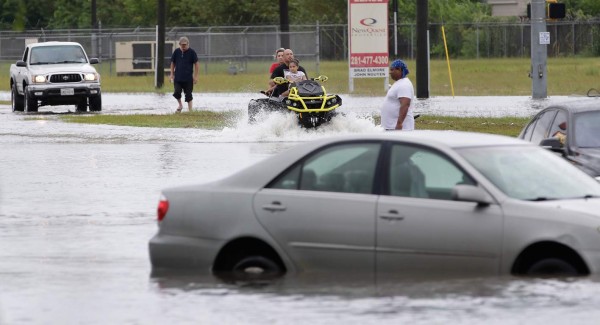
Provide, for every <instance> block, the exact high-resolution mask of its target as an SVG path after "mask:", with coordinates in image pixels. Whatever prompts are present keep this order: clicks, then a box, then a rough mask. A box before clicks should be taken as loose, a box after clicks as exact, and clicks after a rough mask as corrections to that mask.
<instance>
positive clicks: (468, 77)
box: [0, 57, 600, 96]
mask: <svg viewBox="0 0 600 325" xmlns="http://www.w3.org/2000/svg"><path fill="white" fill-rule="evenodd" d="M10 63H11V62H0V75H3V76H6V78H7V79H8V75H9V65H10ZM407 63H408V66H409V69H410V70H411V74H410V75H409V78H411V80H412V81H413V83H414V84H415V85H416V84H417V80H416V68H415V64H416V63H415V61H414V60H407ZM269 64H270V62H266V61H258V62H257V61H255V62H249V63H248V65H247V66H246V69H245V71H243V72H241V73H238V74H236V75H231V74H229V73H228V72H227V67H228V64H227V63H225V62H220V63H214V62H211V63H210V64H207V65H205V64H204V63H203V62H201V73H200V81H199V82H198V84H197V85H196V86H195V88H194V90H195V91H196V92H205V93H206V92H257V91H259V90H262V89H264V88H265V87H266V85H267V80H268V77H269V74H268V73H267V69H268V66H269ZM301 64H302V65H303V66H304V67H305V68H306V69H307V70H308V74H309V76H316V74H317V73H316V64H315V62H310V61H303V62H302V63H301ZM450 65H451V69H452V82H453V85H454V95H455V96H500V95H506V96H527V95H531V79H530V78H529V77H528V72H529V70H530V65H531V62H530V59H528V58H506V59H479V60H476V59H473V60H463V59H461V60H452V61H451V62H450ZM96 67H97V68H98V70H99V72H100V74H101V76H102V90H103V91H104V92H155V91H158V92H165V93H168V92H171V90H172V85H171V84H170V83H169V82H168V78H165V85H164V87H163V88H162V89H159V90H157V89H155V87H154V76H153V75H147V76H117V73H116V72H115V71H114V68H115V65H114V64H111V63H110V62H107V61H105V62H103V63H101V64H99V65H97V66H96ZM319 70H320V74H323V75H327V76H328V77H329V81H328V82H327V83H326V87H327V89H328V90H329V91H330V92H333V93H348V62H347V61H323V62H320V65H319ZM599 75H600V60H598V59H597V58H580V57H569V58H550V59H548V95H549V96H558V95H572V94H585V93H586V92H587V91H588V90H589V89H590V88H600V80H599V78H598V76H599ZM354 89H355V92H354V93H355V94H358V95H366V96H382V95H384V94H385V89H384V81H383V79H382V78H366V79H355V80H354ZM0 90H3V91H8V90H9V83H8V82H3V83H0ZM429 93H430V96H450V95H452V89H451V86H450V78H449V73H448V67H447V64H446V61H444V60H432V61H431V63H430V92H429Z"/></svg>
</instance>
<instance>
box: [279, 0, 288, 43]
mask: <svg viewBox="0 0 600 325" xmlns="http://www.w3.org/2000/svg"><path fill="white" fill-rule="evenodd" d="M288 12H289V4H288V0H279V25H280V26H281V47H283V48H286V49H289V48H290V17H289V13H288Z"/></svg>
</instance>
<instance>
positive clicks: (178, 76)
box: [169, 36, 200, 113]
mask: <svg viewBox="0 0 600 325" xmlns="http://www.w3.org/2000/svg"><path fill="white" fill-rule="evenodd" d="M199 69H200V65H199V64H198V55H197V54H196V51H194V49H192V48H190V41H189V40H188V38H187V37H185V36H184V37H182V38H180V39H179V48H178V49H176V50H175V51H173V55H172V56H171V75H170V77H169V78H170V79H171V82H172V83H173V86H174V88H175V91H174V92H173V97H175V99H177V102H178V103H179V106H178V107H177V113H179V112H181V110H182V109H183V104H182V103H181V91H182V90H183V93H184V94H185V102H186V103H187V104H188V109H189V110H190V112H191V111H192V100H193V97H192V91H193V90H194V84H195V83H197V82H198V70H199Z"/></svg>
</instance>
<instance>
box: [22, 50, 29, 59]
mask: <svg viewBox="0 0 600 325" xmlns="http://www.w3.org/2000/svg"><path fill="white" fill-rule="evenodd" d="M28 55H29V48H25V52H23V61H24V62H27V56H28Z"/></svg>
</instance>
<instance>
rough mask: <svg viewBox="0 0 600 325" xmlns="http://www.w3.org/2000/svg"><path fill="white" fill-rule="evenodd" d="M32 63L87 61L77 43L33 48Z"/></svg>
mask: <svg viewBox="0 0 600 325" xmlns="http://www.w3.org/2000/svg"><path fill="white" fill-rule="evenodd" d="M29 62H30V64H31V65H41V64H62V63H86V62H87V59H86V57H85V54H84V52H83V49H82V48H81V47H79V46H77V45H60V46H58V45H57V46H39V47H34V48H32V49H31V60H30V61H29Z"/></svg>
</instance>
